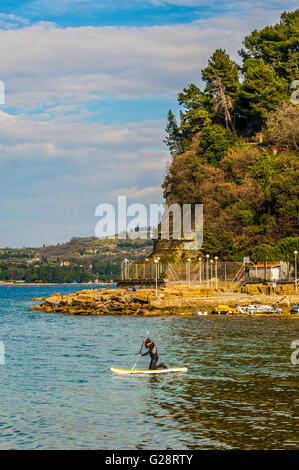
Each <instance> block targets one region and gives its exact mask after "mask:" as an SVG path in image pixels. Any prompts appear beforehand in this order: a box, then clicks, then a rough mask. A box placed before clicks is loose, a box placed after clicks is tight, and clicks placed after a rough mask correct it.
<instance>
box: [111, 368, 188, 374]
mask: <svg viewBox="0 0 299 470" xmlns="http://www.w3.org/2000/svg"><path fill="white" fill-rule="evenodd" d="M110 370H111V372H114V373H115V374H122V375H128V374H135V375H136V374H166V373H169V372H187V370H188V368H187V367H170V368H169V369H154V370H151V369H117V368H115V367H111V369H110Z"/></svg>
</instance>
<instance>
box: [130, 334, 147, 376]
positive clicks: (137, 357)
mask: <svg viewBox="0 0 299 470" xmlns="http://www.w3.org/2000/svg"><path fill="white" fill-rule="evenodd" d="M148 333H149V332H148V331H147V332H146V336H145V338H144V339H146V338H147V337H148ZM143 345H144V340H143V341H142V345H141V348H140V351H139V353H138V354H141V351H142V349H143ZM138 359H139V356H137V359H136V361H135V364H134V365H133V367H132V369H131V371H132V370H134V369H135V367H136V364H137V362H138Z"/></svg>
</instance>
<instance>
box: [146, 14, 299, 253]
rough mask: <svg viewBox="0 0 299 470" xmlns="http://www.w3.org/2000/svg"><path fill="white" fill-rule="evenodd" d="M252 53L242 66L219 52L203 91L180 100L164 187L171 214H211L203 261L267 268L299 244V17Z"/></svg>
mask: <svg viewBox="0 0 299 470" xmlns="http://www.w3.org/2000/svg"><path fill="white" fill-rule="evenodd" d="M243 44H244V49H242V50H241V51H240V52H239V54H240V56H241V58H242V64H241V65H240V66H238V65H237V64H236V63H235V62H234V61H233V60H231V59H230V57H229V55H228V54H227V53H226V52H225V51H224V50H223V49H217V50H216V51H215V52H214V53H213V54H212V56H211V57H210V59H209V61H208V65H207V67H206V68H204V69H203V70H202V79H203V81H204V83H205V86H204V88H203V89H200V88H199V87H198V86H197V85H196V84H193V83H192V84H190V85H189V86H188V87H186V88H184V89H183V91H182V92H181V93H179V95H178V102H179V104H180V105H181V106H182V110H181V113H180V122H177V120H176V118H175V116H174V114H173V113H172V111H169V114H168V124H167V127H166V138H165V140H164V142H165V143H166V144H167V145H168V147H169V150H170V153H171V155H172V162H171V164H170V166H169V168H168V170H167V173H166V176H165V179H164V182H163V184H162V187H163V189H164V196H165V198H166V202H167V203H168V204H173V203H179V204H188V203H189V204H195V203H202V204H203V205H204V224H205V233H204V245H203V251H207V252H208V251H209V252H211V253H212V252H213V253H215V254H219V255H222V256H225V257H226V258H227V259H228V258H231V259H236V258H238V259H240V258H241V256H243V255H248V254H252V256H254V258H256V259H258V256H261V257H263V256H264V253H265V250H266V251H267V259H269V260H270V259H274V258H275V257H277V256H279V254H282V253H283V251H281V250H278V249H277V247H279V246H280V245H279V243H282V240H283V239H284V240H293V239H294V240H295V242H294V243H295V244H296V243H297V244H298V239H297V238H296V237H298V214H299V203H298V192H299V191H298V190H299V186H298V181H299V164H298V146H299V109H298V108H299V106H298V105H294V104H292V103H291V100H290V97H291V88H290V86H291V83H292V81H293V80H295V79H298V78H299V65H298V64H299V60H298V59H299V49H298V44H299V10H296V11H294V12H290V13H286V12H285V13H283V14H282V15H281V21H280V22H279V23H278V24H277V25H274V26H267V27H266V28H263V29H262V30H260V31H257V30H255V31H253V32H252V34H251V35H249V36H247V37H246V38H245V40H244V43H243ZM296 240H297V241H296ZM289 243H291V242H289ZM158 244H159V242H158V243H157V244H156V245H155V251H158V250H159V249H158ZM293 251H294V250H293Z"/></svg>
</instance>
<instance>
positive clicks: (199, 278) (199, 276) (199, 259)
mask: <svg viewBox="0 0 299 470" xmlns="http://www.w3.org/2000/svg"><path fill="white" fill-rule="evenodd" d="M198 261H199V273H198V280H199V283H200V284H201V258H198Z"/></svg>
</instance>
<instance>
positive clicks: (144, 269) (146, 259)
mask: <svg viewBox="0 0 299 470" xmlns="http://www.w3.org/2000/svg"><path fill="white" fill-rule="evenodd" d="M147 262H148V258H145V263H144V264H143V279H146V273H147V269H146V263H147Z"/></svg>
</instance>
